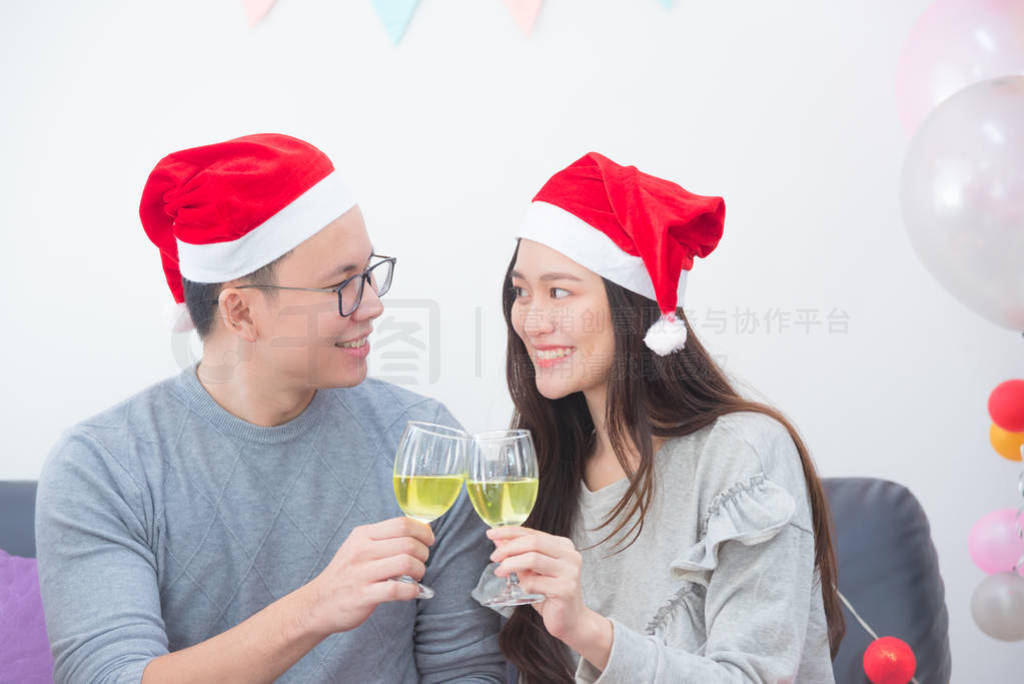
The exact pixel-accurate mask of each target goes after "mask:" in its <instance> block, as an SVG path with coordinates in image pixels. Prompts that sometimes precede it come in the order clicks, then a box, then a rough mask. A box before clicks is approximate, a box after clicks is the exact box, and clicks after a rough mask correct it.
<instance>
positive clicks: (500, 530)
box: [487, 525, 544, 544]
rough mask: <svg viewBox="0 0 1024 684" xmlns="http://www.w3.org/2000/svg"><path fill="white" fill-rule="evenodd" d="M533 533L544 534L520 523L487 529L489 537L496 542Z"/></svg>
mask: <svg viewBox="0 0 1024 684" xmlns="http://www.w3.org/2000/svg"><path fill="white" fill-rule="evenodd" d="M531 534H544V533H543V532H538V531H537V530H531V529H530V528H529V527H521V526H519V525H507V526H503V527H492V528H491V529H489V530H487V538H488V539H490V540H491V541H492V542H494V543H495V544H497V543H498V541H507V540H509V539H517V538H519V537H522V536H526V535H531Z"/></svg>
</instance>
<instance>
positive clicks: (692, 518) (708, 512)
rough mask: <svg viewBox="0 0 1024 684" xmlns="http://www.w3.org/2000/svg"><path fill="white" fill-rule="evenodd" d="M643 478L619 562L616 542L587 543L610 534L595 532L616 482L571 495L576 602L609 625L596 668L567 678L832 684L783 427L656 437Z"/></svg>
mask: <svg viewBox="0 0 1024 684" xmlns="http://www.w3.org/2000/svg"><path fill="white" fill-rule="evenodd" d="M655 483H656V484H655V494H654V500H653V502H652V505H651V508H650V510H649V512H648V514H647V518H646V520H645V523H644V528H643V532H642V533H641V535H640V537H639V539H637V541H636V542H635V543H634V544H633V545H632V546H630V547H628V548H627V549H626V550H625V551H623V552H622V553H619V554H612V553H611V551H612V549H613V547H614V541H615V539H619V538H621V536H620V537H616V538H614V539H613V540H612V541H609V542H606V543H604V544H601V545H599V546H597V547H596V548H591V549H587V547H589V546H592V545H594V544H596V543H598V542H599V541H600V540H601V539H603V538H604V537H605V536H606V535H607V534H608V532H610V531H611V530H612V529H614V523H613V525H612V526H610V527H606V528H604V529H601V530H598V529H596V528H597V527H598V526H599V525H600V524H601V523H602V522H603V521H604V520H605V517H606V516H607V514H608V513H609V512H610V511H611V509H612V508H613V507H614V505H615V503H616V502H617V501H618V500H619V498H621V496H622V495H623V493H624V492H625V489H626V486H627V485H628V482H627V481H626V480H620V481H618V482H616V483H614V484H612V485H609V486H608V487H605V488H603V489H601V490H598V491H596V492H591V491H589V490H587V488H586V486H584V487H583V491H582V494H581V497H580V511H581V514H580V516H579V517H578V518H577V522H576V526H575V530H574V533H573V535H572V536H573V541H574V542H575V543H576V547H577V548H578V549H581V550H582V554H583V575H582V578H581V583H582V588H583V600H584V602H585V603H586V604H587V605H588V606H589V607H590V608H592V609H594V610H596V611H597V612H599V613H601V614H602V615H604V616H606V617H608V618H610V619H611V620H612V623H613V627H614V640H613V644H612V651H611V657H610V658H609V660H608V664H607V666H606V667H605V669H604V671H603V673H602V672H600V671H598V670H597V669H596V668H594V667H593V666H592V665H591V664H590V663H588V662H587V661H585V660H582V659H581V660H580V663H579V667H578V668H577V677H576V678H577V681H579V682H595V681H596V682H601V684H611V683H612V682H616V683H619V682H623V683H624V682H629V683H630V684H634V683H635V684H647V683H649V684H661V683H662V682H696V683H699V684H710V683H712V682H806V683H807V684H825V683H828V682H833V681H834V678H833V674H832V664H831V659H830V656H829V646H828V638H827V628H826V623H825V613H824V608H823V605H822V598H821V586H820V583H819V578H818V575H817V572H816V571H815V569H814V534H813V532H812V530H813V527H812V523H811V511H810V506H809V503H808V497H807V486H806V482H805V480H804V475H803V471H802V469H801V464H800V456H799V454H798V453H797V450H796V445H795V444H794V443H793V440H792V439H791V438H790V437H789V433H788V432H787V431H786V429H785V427H784V426H782V425H781V424H780V423H778V422H777V421H775V420H773V419H771V418H769V417H767V416H764V415H762V414H758V413H735V414H730V415H727V416H724V417H722V418H719V419H718V420H717V421H716V422H715V423H713V424H712V425H710V426H708V427H707V428H704V429H703V430H700V431H698V432H696V433H693V434H691V435H687V436H686V437H679V438H675V439H671V440H669V441H667V442H666V443H665V445H664V446H663V447H662V448H661V449H660V450H659V451H658V453H657V454H656V455H655ZM627 529H628V525H627ZM585 549H586V550H585Z"/></svg>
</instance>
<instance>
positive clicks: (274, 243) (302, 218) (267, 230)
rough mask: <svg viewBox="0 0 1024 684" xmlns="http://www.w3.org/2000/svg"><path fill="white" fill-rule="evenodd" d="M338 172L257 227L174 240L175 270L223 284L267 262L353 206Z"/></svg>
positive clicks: (201, 280) (321, 181)
mask: <svg viewBox="0 0 1024 684" xmlns="http://www.w3.org/2000/svg"><path fill="white" fill-rule="evenodd" d="M355 204H356V201H355V199H354V198H353V196H352V193H351V191H350V190H349V189H348V187H346V186H345V184H344V183H343V182H342V180H341V177H340V175H339V174H338V172H337V171H332V172H331V173H329V174H327V175H326V176H324V177H323V178H322V179H321V180H320V181H318V182H317V183H316V185H314V186H312V187H311V188H310V189H309V190H306V192H304V193H302V194H301V195H299V196H298V197H297V198H296V199H295V200H293V201H292V203H291V204H289V205H288V206H286V207H285V208H283V209H281V211H279V212H277V213H276V214H274V215H273V216H271V217H270V218H268V219H267V220H266V221H264V222H263V223H262V224H260V225H259V226H258V227H257V228H254V229H253V230H251V231H249V232H248V233H247V234H245V235H243V236H242V237H240V238H238V239H237V240H232V241H230V242H214V243H210V244H206V245H195V244H191V243H188V242H182V241H181V240H178V268H179V270H180V271H181V275H182V276H184V277H185V278H187V279H189V280H191V281H193V282H196V283H224V282H227V281H229V280H234V279H235V278H241V277H242V276H244V275H248V274H250V273H252V272H253V271H255V270H257V269H259V268H261V267H263V266H266V265H267V264H269V263H270V262H271V261H273V260H274V259H277V258H278V257H279V256H281V255H282V254H285V253H287V252H288V251H289V250H291V249H294V248H295V247H297V246H298V245H299V244H301V243H302V242H305V241H306V240H307V239H308V238H310V237H312V236H313V235H315V234H316V233H318V232H319V231H320V230H321V229H322V228H323V227H324V226H326V225H327V224H328V223H330V222H331V221H333V220H334V219H336V218H338V217H339V216H341V215H342V214H344V213H345V212H346V211H348V210H349V209H351V208H352V207H353V206H355Z"/></svg>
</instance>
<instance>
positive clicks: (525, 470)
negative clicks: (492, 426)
mask: <svg viewBox="0 0 1024 684" xmlns="http://www.w3.org/2000/svg"><path fill="white" fill-rule="evenodd" d="M537 484H538V480H537V453H536V451H535V450H534V448H533V438H532V437H531V436H530V431H529V430H498V431H494V432H482V433H479V434H476V435H473V441H472V443H471V445H470V455H469V469H468V472H467V476H466V492H467V493H468V494H469V500H470V501H471V502H472V504H473V508H474V509H475V510H476V513H477V515H479V516H480V518H481V519H482V520H483V521H484V522H485V523H487V524H488V525H490V526H491V527H500V526H502V525H521V524H523V522H525V521H526V518H527V517H529V515H530V511H531V510H533V503H534V501H536V499H537ZM543 600H544V595H543V594H528V593H526V592H525V591H523V589H522V588H521V587H520V586H519V578H518V577H516V574H515V573H514V572H513V573H511V574H510V575H509V576H508V579H507V581H506V582H505V588H504V589H503V590H502V591H501V592H500V593H499V594H498V595H497V596H493V597H491V598H488V599H486V600H484V601H483V605H485V606H493V607H496V608H504V607H508V606H522V605H525V604H528V603H539V602H540V601H543Z"/></svg>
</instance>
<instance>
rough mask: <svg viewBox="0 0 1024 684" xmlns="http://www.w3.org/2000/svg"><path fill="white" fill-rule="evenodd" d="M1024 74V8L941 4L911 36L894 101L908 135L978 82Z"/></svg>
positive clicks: (960, 1) (1002, 2)
mask: <svg viewBox="0 0 1024 684" xmlns="http://www.w3.org/2000/svg"><path fill="white" fill-rule="evenodd" d="M1013 74H1024V2H1021V1H1020V0H938V1H937V2H935V3H933V4H932V5H931V6H929V7H928V9H927V10H925V11H924V13H923V14H922V15H921V17H920V18H919V19H918V20H917V23H915V24H914V26H913V28H912V29H911V30H910V34H909V35H908V36H907V40H906V43H904V45H903V53H902V55H901V56H900V62H899V68H898V72H897V76H896V98H897V103H898V106H899V112H900V119H901V120H902V121H903V125H904V126H905V127H906V129H907V131H908V132H911V133H912V132H913V131H914V130H916V129H917V126H918V124H920V123H921V121H923V120H924V118H925V117H926V116H927V115H928V112H930V111H931V110H932V108H934V107H935V106H936V105H938V104H939V103H940V102H942V101H943V100H945V99H946V98H947V97H949V96H950V95H952V94H953V93H955V92H957V91H959V90H961V89H963V88H965V87H967V86H969V85H971V84H972V83H977V82H978V81H982V80H986V79H989V78H996V77H998V76H1009V75H1013Z"/></svg>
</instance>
